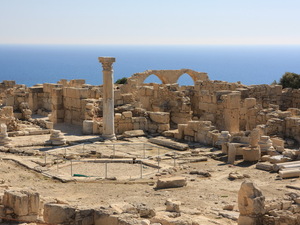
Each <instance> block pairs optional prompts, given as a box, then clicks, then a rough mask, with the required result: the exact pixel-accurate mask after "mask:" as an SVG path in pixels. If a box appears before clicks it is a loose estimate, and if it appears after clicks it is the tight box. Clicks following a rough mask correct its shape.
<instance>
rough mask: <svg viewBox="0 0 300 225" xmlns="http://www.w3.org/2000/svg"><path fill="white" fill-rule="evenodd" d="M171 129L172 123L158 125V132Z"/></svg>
mask: <svg viewBox="0 0 300 225" xmlns="http://www.w3.org/2000/svg"><path fill="white" fill-rule="evenodd" d="M167 130H170V124H159V125H158V132H159V133H162V132H164V131H167Z"/></svg>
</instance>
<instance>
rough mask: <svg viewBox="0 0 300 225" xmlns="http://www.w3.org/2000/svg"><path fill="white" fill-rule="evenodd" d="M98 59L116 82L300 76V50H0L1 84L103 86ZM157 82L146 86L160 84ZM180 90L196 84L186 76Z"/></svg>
mask: <svg viewBox="0 0 300 225" xmlns="http://www.w3.org/2000/svg"><path fill="white" fill-rule="evenodd" d="M99 56H111V57H115V58H116V62H115V63H114V65H113V66H114V78H115V80H117V79H119V78H122V77H130V76H131V75H132V74H134V73H137V72H143V71H145V70H161V69H172V70H173V69H182V68H187V69H192V70H196V71H199V72H206V73H208V76H209V78H210V79H211V80H224V81H229V82H236V81H240V82H242V83H243V84H247V85H251V84H270V83H272V82H273V81H274V80H277V81H278V80H279V79H280V77H281V76H282V75H283V74H284V73H285V72H294V73H300V46H288V45H287V46H211V45H208V46H201V45H200V46H122V45H120V46H118V45H114V46H112V45H107V46H103V45H96V46H92V45H0V82H2V80H16V82H17V83H18V84H26V85H28V86H32V85H34V84H37V83H56V82H57V81H59V80H60V79H85V80H86V83H89V84H93V85H99V84H102V67H101V64H100V63H99V62H98V57H99ZM158 81H159V80H158V78H157V77H155V76H151V77H149V78H148V79H147V80H146V81H145V82H158ZM178 83H179V84H180V85H191V84H193V81H192V79H191V78H190V77H189V76H188V75H183V76H182V77H180V79H179V81H178Z"/></svg>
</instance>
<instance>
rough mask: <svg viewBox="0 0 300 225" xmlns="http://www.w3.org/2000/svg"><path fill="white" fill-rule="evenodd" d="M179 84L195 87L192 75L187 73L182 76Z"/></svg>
mask: <svg viewBox="0 0 300 225" xmlns="http://www.w3.org/2000/svg"><path fill="white" fill-rule="evenodd" d="M177 83H178V84H179V86H190V85H195V82H194V80H193V79H192V77H191V76H190V75H188V74H187V73H184V74H182V75H181V76H180V77H179V78H178V80H177Z"/></svg>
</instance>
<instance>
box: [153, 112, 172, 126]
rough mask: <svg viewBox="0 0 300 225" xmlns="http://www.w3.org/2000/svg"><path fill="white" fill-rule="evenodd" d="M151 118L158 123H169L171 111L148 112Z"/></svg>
mask: <svg viewBox="0 0 300 225" xmlns="http://www.w3.org/2000/svg"><path fill="white" fill-rule="evenodd" d="M148 114H149V116H150V119H151V120H152V121H154V122H156V123H165V124H166V123H169V122H170V113H168V112H148Z"/></svg>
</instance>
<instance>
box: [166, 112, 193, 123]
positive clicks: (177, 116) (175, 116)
mask: <svg viewBox="0 0 300 225" xmlns="http://www.w3.org/2000/svg"><path fill="white" fill-rule="evenodd" d="M191 119H192V115H191V113H190V112H189V113H172V116H171V121H172V122H173V123H175V124H186V123H188V121H190V120H191Z"/></svg>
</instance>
